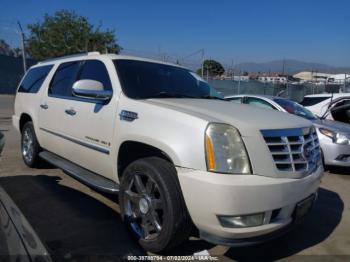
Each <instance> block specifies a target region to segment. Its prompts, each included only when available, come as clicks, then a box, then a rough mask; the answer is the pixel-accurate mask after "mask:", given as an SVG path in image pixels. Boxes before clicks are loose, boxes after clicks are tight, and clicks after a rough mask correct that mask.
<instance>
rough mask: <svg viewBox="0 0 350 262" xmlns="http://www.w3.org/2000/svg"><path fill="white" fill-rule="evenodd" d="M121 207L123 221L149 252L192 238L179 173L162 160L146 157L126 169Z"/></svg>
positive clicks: (168, 247) (120, 201)
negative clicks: (178, 177)
mask: <svg viewBox="0 0 350 262" xmlns="http://www.w3.org/2000/svg"><path fill="white" fill-rule="evenodd" d="M119 204H120V208H121V215H122V218H123V220H124V222H125V223H126V224H127V226H128V227H129V228H130V229H131V231H132V232H133V233H134V235H135V236H136V237H137V239H138V241H139V244H140V245H141V246H142V247H143V248H144V249H145V250H147V251H150V252H160V251H164V250H168V249H171V248H173V247H175V246H177V245H179V244H181V243H182V242H184V241H185V240H186V239H188V237H189V234H190V232H191V229H192V227H191V222H190V218H189V215H188V212H187V209H186V206H185V202H184V200H183V197H182V193H181V189H180V185H179V181H178V179H177V173H176V170H175V167H174V166H173V165H172V164H171V163H169V162H167V161H165V160H163V159H160V158H157V157H149V158H144V159H140V160H136V161H135V162H133V163H131V164H130V165H129V166H128V167H127V168H126V170H125V171H124V173H123V176H122V182H121V185H120V192H119Z"/></svg>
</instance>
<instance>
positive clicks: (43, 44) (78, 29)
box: [27, 10, 121, 60]
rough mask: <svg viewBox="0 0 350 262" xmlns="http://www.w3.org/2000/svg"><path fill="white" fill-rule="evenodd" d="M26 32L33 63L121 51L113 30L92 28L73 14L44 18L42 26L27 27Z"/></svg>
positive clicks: (64, 13)
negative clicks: (47, 59)
mask: <svg viewBox="0 0 350 262" xmlns="http://www.w3.org/2000/svg"><path fill="white" fill-rule="evenodd" d="M28 29H29V30H30V35H29V37H28V40H27V48H28V53H29V55H30V56H31V57H32V58H34V59H36V60H42V59H46V58H51V57H58V56H63V55H70V54H76V53H81V52H89V51H99V52H103V53H105V52H109V53H119V51H120V49H121V47H120V46H119V45H118V44H117V41H116V37H115V32H114V30H106V31H102V30H101V25H99V26H97V27H94V26H93V25H92V24H90V23H89V21H88V19H87V18H86V17H84V16H80V15H77V14H76V13H75V12H74V11H68V10H60V11H57V12H56V13H54V15H52V16H50V15H48V14H46V15H45V16H44V20H43V21H42V22H37V23H34V24H29V25H28Z"/></svg>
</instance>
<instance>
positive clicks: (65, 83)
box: [49, 61, 81, 97]
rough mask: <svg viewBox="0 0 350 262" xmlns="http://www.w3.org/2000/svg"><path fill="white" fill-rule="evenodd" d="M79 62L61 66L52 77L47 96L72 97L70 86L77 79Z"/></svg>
mask: <svg viewBox="0 0 350 262" xmlns="http://www.w3.org/2000/svg"><path fill="white" fill-rule="evenodd" d="M80 63H81V61H74V62H68V63H63V64H61V65H60V66H59V67H58V68H57V70H56V73H55V75H54V76H53V78H52V80H51V83H50V88H49V94H51V95H55V96H64V97H71V96H72V86H73V84H74V82H75V81H76V79H77V74H78V72H79V69H80Z"/></svg>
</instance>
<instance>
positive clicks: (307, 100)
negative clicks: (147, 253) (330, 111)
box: [300, 96, 330, 106]
mask: <svg viewBox="0 0 350 262" xmlns="http://www.w3.org/2000/svg"><path fill="white" fill-rule="evenodd" d="M329 98H330V96H329V97H328V96H323V97H304V99H303V101H301V102H300V104H301V105H303V106H313V105H316V104H318V103H320V102H322V101H324V100H326V99H329Z"/></svg>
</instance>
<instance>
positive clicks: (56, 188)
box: [0, 96, 350, 261]
mask: <svg viewBox="0 0 350 262" xmlns="http://www.w3.org/2000/svg"><path fill="white" fill-rule="evenodd" d="M12 108H13V97H12V96H0V132H3V133H4V134H5V139H6V145H5V148H4V152H3V153H2V156H1V157H0V185H1V186H2V187H3V188H4V189H5V190H6V191H7V193H8V194H9V195H10V196H11V198H12V199H13V200H14V201H15V203H16V204H17V206H18V207H19V208H20V209H21V210H22V212H23V214H24V215H25V217H26V218H27V219H28V221H29V222H30V223H31V224H32V226H33V228H34V229H35V230H36V231H37V233H38V235H39V237H40V238H41V239H42V241H43V242H44V244H45V245H46V246H47V248H48V250H49V252H50V253H51V254H52V256H53V258H54V259H55V260H57V261H62V260H75V261H86V260H87V259H88V258H89V259H88V260H89V261H114V260H117V259H118V258H120V257H125V256H127V255H132V254H133V255H145V254H146V253H145V252H144V251H143V250H142V249H141V248H140V247H139V246H138V244H137V242H136V241H135V240H134V239H132V238H131V236H130V234H129V232H128V231H127V230H126V228H125V227H124V226H123V224H122V222H121V220H120V218H119V206H118V204H117V202H118V201H117V199H116V197H113V196H110V195H102V194H99V193H97V192H95V191H93V190H91V189H89V188H88V187H86V186H84V185H82V184H80V183H79V182H77V181H75V180H73V179H72V178H70V177H69V176H67V175H65V174H64V173H63V172H62V171H60V170H58V169H55V168H47V169H29V168H27V167H26V166H25V165H24V163H23V161H22V159H21V155H20V150H19V148H20V136H19V134H18V133H17V132H16V131H15V130H14V129H13V127H12V125H11V115H12V113H13V109H12ZM349 189H350V170H346V169H334V168H333V169H331V171H327V172H325V176H324V178H323V181H322V186H321V188H320V191H319V198H318V201H317V203H316V204H315V206H314V208H313V210H312V212H311V213H310V214H309V215H308V216H307V217H306V218H305V221H304V222H303V223H302V224H301V225H300V226H298V227H297V228H296V229H295V230H293V231H292V232H290V233H288V234H287V235H285V236H284V237H282V238H279V239H276V240H274V241H270V242H268V243H264V244H261V245H258V246H254V247H245V248H227V247H223V246H213V245H211V244H208V243H206V242H204V241H201V240H199V239H197V238H191V239H190V240H189V241H187V242H186V243H185V244H184V245H183V246H181V247H179V248H177V249H176V250H173V251H172V252H171V253H168V254H166V255H192V254H193V253H195V252H199V251H202V250H208V251H209V253H210V254H211V255H213V256H219V258H220V260H227V261H230V260H238V261H244V260H246V261H247V260H255V261H256V260H260V261H261V260H266V261H271V260H285V261H294V260H298V261H300V260H305V261H314V260H315V259H317V260H323V261H328V260H332V261H350V190H349Z"/></svg>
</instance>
